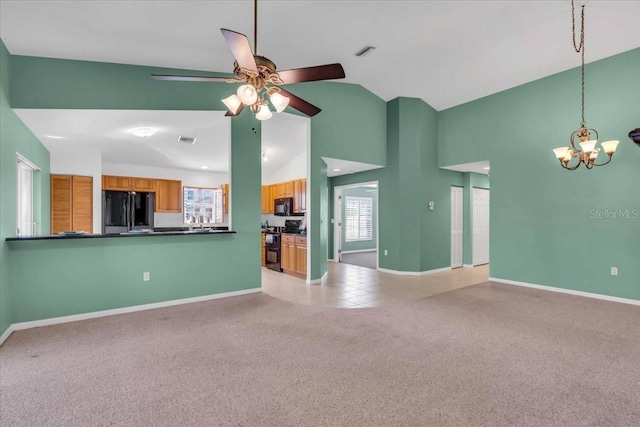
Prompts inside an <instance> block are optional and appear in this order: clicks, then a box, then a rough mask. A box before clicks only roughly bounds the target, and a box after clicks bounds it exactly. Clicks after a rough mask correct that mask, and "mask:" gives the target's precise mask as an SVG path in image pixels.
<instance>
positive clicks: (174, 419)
mask: <svg viewBox="0 0 640 427" xmlns="http://www.w3.org/2000/svg"><path fill="white" fill-rule="evenodd" d="M639 361H640V307H634V306H629V305H623V304H616V303H610V302H604V301H598V300H592V299H587V298H581V297H574V296H569V295H562V294H557V293H550V292H544V291H538V290H532V289H524V288H518V287H512V286H508V285H500V284H489V283H485V284H481V285H476V286H471V287H468V288H464V289H460V290H456V291H453V292H449V293H446V294H440V295H437V296H434V297H431V298H425V299H422V300H419V301H414V302H410V303H403V304H396V305H391V306H385V307H379V308H367V309H337V308H320V307H309V306H297V305H294V304H291V303H288V302H284V301H280V300H277V299H274V298H271V297H269V296H266V295H263V294H255V295H248V296H242V297H235V298H229V299H225V300H215V301H210V302H204V303H198V304H190V305H184V306H177V307H171V308H166V309H160V310H151V311H147V312H140V313H134V314H127V315H120V316H114V317H108V318H102V319H95V320H89V321H83V322H76V323H69V324H64V325H57V326H51V327H46V328H39V329H32V330H26V331H19V332H16V333H14V334H13V335H12V336H11V337H10V338H9V339H8V340H7V341H6V343H5V344H4V345H3V346H2V348H1V349H0V369H1V370H0V424H2V425H3V426H58V425H59V426H93V425H96V426H97V425H118V426H350V427H351V426H439V425H460V426H478V425H480V426H483V425H484V426H541V425H544V426H556V425H557V426H587V425H589V426H638V425H640V364H639V363H640V362H639Z"/></svg>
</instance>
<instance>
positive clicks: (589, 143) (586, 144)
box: [580, 139, 598, 153]
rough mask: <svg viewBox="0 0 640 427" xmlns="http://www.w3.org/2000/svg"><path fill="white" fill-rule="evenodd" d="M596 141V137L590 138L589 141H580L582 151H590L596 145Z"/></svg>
mask: <svg viewBox="0 0 640 427" xmlns="http://www.w3.org/2000/svg"><path fill="white" fill-rule="evenodd" d="M597 143H598V140H597V139H591V140H589V141H585V142H581V143H580V148H582V151H584V152H585V153H590V152H592V151H593V149H594V148H595V147H596V144H597Z"/></svg>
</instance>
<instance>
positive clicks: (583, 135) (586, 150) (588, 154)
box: [553, 0, 620, 170]
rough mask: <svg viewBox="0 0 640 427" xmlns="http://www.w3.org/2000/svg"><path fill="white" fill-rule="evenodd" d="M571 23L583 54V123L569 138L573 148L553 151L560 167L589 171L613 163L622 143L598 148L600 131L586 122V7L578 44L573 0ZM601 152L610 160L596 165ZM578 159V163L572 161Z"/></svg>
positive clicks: (574, 43) (576, 45)
mask: <svg viewBox="0 0 640 427" xmlns="http://www.w3.org/2000/svg"><path fill="white" fill-rule="evenodd" d="M571 22H572V31H573V47H574V49H575V51H576V52H577V53H581V54H582V68H581V70H582V121H581V122H580V128H578V130H575V131H574V132H573V133H572V134H571V136H570V137H569V141H570V142H571V147H558V148H556V149H554V150H553V153H554V154H555V155H556V158H557V159H558V160H559V161H560V165H562V167H563V168H565V169H567V170H576V169H578V167H580V165H581V164H584V165H585V167H586V168H587V169H592V168H593V167H594V166H604V165H606V164H608V163H609V162H611V158H612V157H613V154H614V153H615V152H616V148H618V144H619V143H620V141H605V142H603V143H602V148H600V147H596V145H597V144H598V137H599V136H598V131H596V130H595V129H590V128H588V127H587V123H586V122H585V120H584V5H582V14H581V27H580V43H579V44H578V43H576V25H575V7H574V4H573V0H571ZM592 132H593V133H594V134H595V139H591V133H592ZM576 139H577V140H578V142H579V146H580V148H578V147H577V146H576V142H577V141H576ZM600 151H604V152H605V153H606V155H607V156H609V158H608V159H607V161H605V162H604V163H596V160H597V158H598V154H600ZM574 158H575V159H577V160H578V161H577V163H576V162H573V163H572V164H571V165H569V163H571V161H572V160H573V159H574Z"/></svg>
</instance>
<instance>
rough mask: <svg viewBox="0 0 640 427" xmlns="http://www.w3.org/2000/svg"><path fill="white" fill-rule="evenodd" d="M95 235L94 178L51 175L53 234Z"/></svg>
mask: <svg viewBox="0 0 640 427" xmlns="http://www.w3.org/2000/svg"><path fill="white" fill-rule="evenodd" d="M62 231H85V232H87V233H93V178H92V177H90V176H74V175H51V234H57V233H60V232H62Z"/></svg>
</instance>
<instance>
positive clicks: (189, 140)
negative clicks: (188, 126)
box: [178, 136, 196, 145]
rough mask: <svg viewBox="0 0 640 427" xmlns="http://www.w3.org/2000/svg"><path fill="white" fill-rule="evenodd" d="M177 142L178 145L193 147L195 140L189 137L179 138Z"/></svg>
mask: <svg viewBox="0 0 640 427" xmlns="http://www.w3.org/2000/svg"><path fill="white" fill-rule="evenodd" d="M178 142H179V143H180V144H189V145H193V144H195V143H196V139H195V138H191V137H189V136H181V137H179V138H178Z"/></svg>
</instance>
